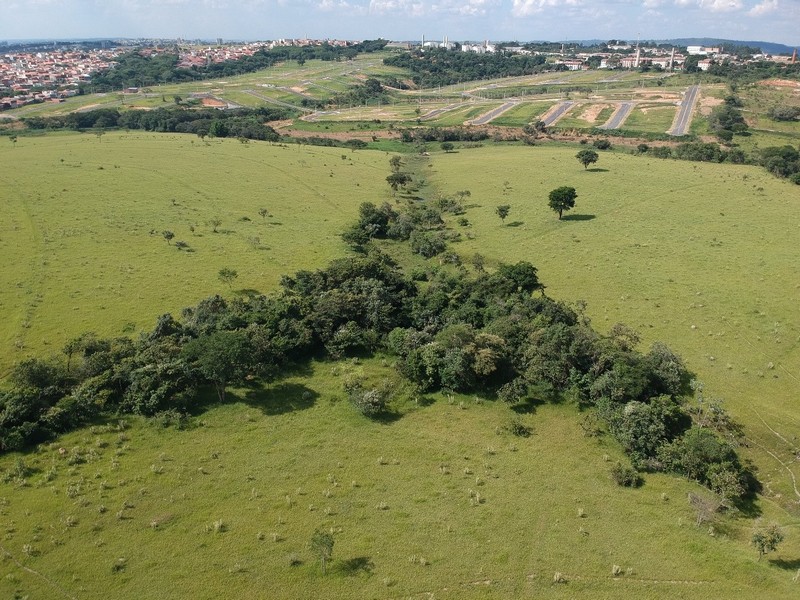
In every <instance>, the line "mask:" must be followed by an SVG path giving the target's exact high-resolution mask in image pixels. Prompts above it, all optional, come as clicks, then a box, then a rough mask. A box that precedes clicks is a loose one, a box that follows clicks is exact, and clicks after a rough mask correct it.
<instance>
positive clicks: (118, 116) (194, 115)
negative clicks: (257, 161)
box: [23, 106, 296, 141]
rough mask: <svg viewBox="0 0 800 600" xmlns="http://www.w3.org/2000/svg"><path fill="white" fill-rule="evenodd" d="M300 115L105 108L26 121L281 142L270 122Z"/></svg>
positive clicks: (274, 110) (275, 110)
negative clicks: (267, 123) (268, 123)
mask: <svg viewBox="0 0 800 600" xmlns="http://www.w3.org/2000/svg"><path fill="white" fill-rule="evenodd" d="M295 114H296V113H294V112H293V111H290V110H286V109H284V108H279V107H261V108H240V109H235V110H225V111H221V110H216V109H192V110H188V109H185V108H182V107H178V106H171V107H169V108H159V109H156V110H150V111H142V110H127V111H120V110H118V109H116V108H102V109H97V110H91V111H86V112H73V113H69V114H67V115H63V116H56V117H38V116H33V117H25V118H24V119H23V121H24V123H25V125H26V126H27V127H29V128H31V129H72V130H75V131H85V130H88V129H108V128H120V129H140V130H144V131H157V132H171V133H172V132H175V133H194V134H197V135H200V136H203V137H204V136H207V135H208V136H212V137H241V138H247V139H253V140H268V141H277V140H278V139H280V136H279V135H278V134H277V133H276V132H275V130H274V129H272V127H270V126H269V125H266V122H268V121H274V120H279V119H284V118H290V117H292V116H294V115H295Z"/></svg>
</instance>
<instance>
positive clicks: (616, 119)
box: [599, 102, 634, 129]
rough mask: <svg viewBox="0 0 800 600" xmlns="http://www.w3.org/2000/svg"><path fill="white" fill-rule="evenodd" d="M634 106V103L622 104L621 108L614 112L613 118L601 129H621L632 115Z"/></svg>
mask: <svg viewBox="0 0 800 600" xmlns="http://www.w3.org/2000/svg"><path fill="white" fill-rule="evenodd" d="M633 106H634V104H633V102H623V103H622V104H620V105H619V108H617V110H615V111H614V114H613V115H611V118H610V119H609V120H608V121H606V122H605V123H604V124H603V125H601V126H600V127H599V129H618V128H619V127H621V126H622V124H623V123H624V122H625V120H626V119H627V118H628V115H629V114H631V111H632V110H633Z"/></svg>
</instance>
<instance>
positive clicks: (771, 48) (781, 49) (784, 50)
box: [659, 38, 794, 54]
mask: <svg viewBox="0 0 800 600" xmlns="http://www.w3.org/2000/svg"><path fill="white" fill-rule="evenodd" d="M663 42H664V43H669V44H675V45H676V46H750V47H751V48H761V51H762V52H764V53H765V54H791V53H792V52H793V51H794V48H793V47H792V46H786V45H784V44H776V43H773V42H743V41H739V40H722V39H719V38H680V39H676V40H664V41H663ZM659 43H662V42H659Z"/></svg>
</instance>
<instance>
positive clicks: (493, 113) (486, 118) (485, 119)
mask: <svg viewBox="0 0 800 600" xmlns="http://www.w3.org/2000/svg"><path fill="white" fill-rule="evenodd" d="M517 104H519V102H518V101H516V100H515V101H513V102H506V103H505V104H503V105H502V106H498V107H497V108H495V109H494V110H490V111H489V112H487V113H484V114H482V115H481V116H480V117H478V118H477V119H472V120H471V121H467V125H486V124H487V123H491V122H492V121H494V120H495V119H496V118H497V117H499V116H500V115H502V114H503V113H504V112H506V111H507V110H510V109H512V108H514V107H515V106H516V105H517Z"/></svg>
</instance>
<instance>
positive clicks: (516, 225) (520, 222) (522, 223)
mask: <svg viewBox="0 0 800 600" xmlns="http://www.w3.org/2000/svg"><path fill="white" fill-rule="evenodd" d="M520 225H525V222H524V221H512V222H511V223H509V224H508V225H506V227H519V226H520Z"/></svg>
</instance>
